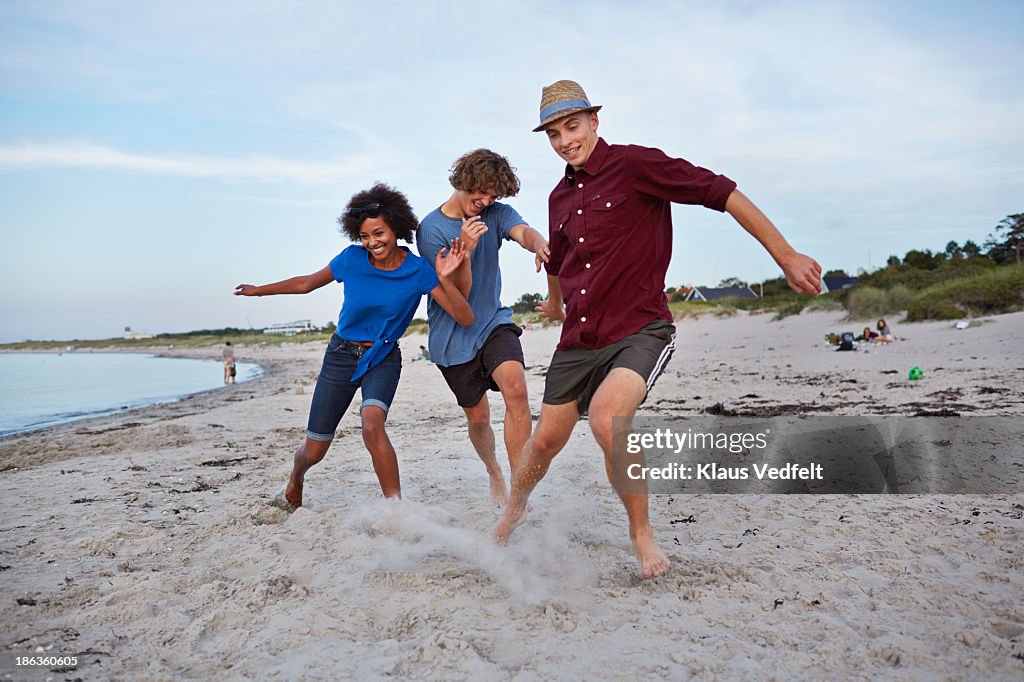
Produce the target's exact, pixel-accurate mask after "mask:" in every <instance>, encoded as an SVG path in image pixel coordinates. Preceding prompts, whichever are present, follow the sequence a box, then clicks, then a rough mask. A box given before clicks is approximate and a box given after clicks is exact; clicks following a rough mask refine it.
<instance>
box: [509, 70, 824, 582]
mask: <svg viewBox="0 0 1024 682" xmlns="http://www.w3.org/2000/svg"><path fill="white" fill-rule="evenodd" d="M651 105H654V106H656V104H655V103H645V106H651ZM600 108H601V107H600V106H594V105H592V104H591V103H590V102H589V100H588V99H587V95H586V93H585V92H584V91H583V88H582V87H580V85H579V84H578V83H575V82H573V81H568V80H563V81H558V82H556V83H553V84H552V85H549V86H547V87H545V88H544V89H543V91H542V94H541V106H540V125H539V126H537V127H536V128H534V131H535V132H543V133H544V134H545V135H546V136H547V138H548V142H549V144H550V145H551V148H552V149H553V150H554V152H555V154H557V155H558V157H559V158H560V159H562V161H564V162H565V166H563V171H562V173H561V174H560V175H559V177H558V180H557V182H556V184H555V187H554V189H553V190H552V191H551V195H550V197H549V198H548V217H549V228H548V229H549V239H550V250H551V257H550V259H549V261H548V263H547V271H548V290H549V296H548V299H547V300H545V301H543V302H542V303H541V305H540V306H539V307H538V310H540V312H541V313H542V314H543V315H545V316H546V317H547V318H548V319H549V320H564V324H563V325H562V334H561V339H560V340H559V343H558V347H557V349H556V350H555V353H554V355H553V356H552V358H551V364H550V366H549V367H548V371H547V374H546V377H545V384H544V401H543V404H542V405H541V413H540V420H539V421H538V422H537V426H536V428H535V429H534V431H533V435H532V436H531V438H530V440H529V442H528V443H527V444H526V447H525V448H524V449H523V453H522V455H521V456H520V458H519V465H518V466H517V467H516V470H515V473H514V474H513V476H512V491H511V495H510V496H509V501H508V504H507V505H506V507H505V513H504V516H503V517H502V519H501V521H500V522H499V523H498V525H497V527H496V528H495V529H494V538H495V540H497V541H498V542H500V543H505V542H506V541H507V540H508V538H509V535H511V533H512V532H513V531H514V530H515V529H516V527H517V526H519V525H520V524H522V523H523V522H524V521H525V520H526V514H527V508H528V507H527V500H528V498H529V496H530V493H531V492H532V491H533V489H534V487H536V485H537V484H538V483H539V482H540V480H541V479H542V478H543V477H544V475H545V474H546V473H547V471H548V468H549V467H550V465H551V462H552V460H553V459H554V458H555V456H556V455H557V454H558V453H559V452H560V451H561V450H562V448H563V447H565V445H566V443H568V441H569V438H570V437H571V435H572V432H573V429H574V428H575V426H576V423H577V422H578V421H579V419H580V417H581V416H582V415H584V414H587V413H588V412H589V415H590V430H591V432H592V433H593V434H594V437H595V438H596V439H597V442H598V444H599V445H600V447H601V449H602V450H603V452H604V458H605V470H606V471H607V473H608V477H609V479H610V480H612V482H613V483H615V481H616V480H617V479H619V477H620V476H621V473H617V471H618V470H621V469H622V462H623V461H624V460H625V458H626V452H625V450H626V448H625V442H624V439H622V440H621V442H620V440H618V439H616V440H615V441H614V443H613V419H615V418H616V417H618V418H620V419H622V420H623V421H624V422H625V423H624V424H623V422H619V424H618V425H619V427H620V428H621V427H623V426H626V427H627V428H628V427H629V424H631V422H630V421H629V420H631V419H632V417H633V415H634V414H635V412H636V410H637V408H638V407H639V406H640V404H641V403H642V402H643V401H644V399H645V398H646V397H647V393H648V391H650V390H651V388H652V387H653V386H654V382H655V380H657V378H658V376H659V375H660V374H661V372H662V370H663V369H664V368H665V364H666V363H667V362H668V360H669V358H670V357H671V355H672V351H673V349H674V348H675V327H674V326H673V325H672V313H671V312H670V311H669V308H668V300H667V299H666V297H665V274H666V272H667V270H668V266H669V260H670V259H671V256H672V238H673V229H672V204H692V205H698V206H705V207H707V208H710V209H712V210H716V211H725V212H728V213H729V214H730V215H731V216H732V217H733V218H734V219H735V220H736V222H738V223H739V224H740V225H741V226H742V227H743V229H745V230H746V231H747V232H749V233H750V234H751V235H752V236H753V237H754V238H755V239H757V240H758V241H759V242H760V243H761V245H762V246H764V247H765V249H766V250H767V251H768V253H770V254H771V256H772V257H773V258H774V259H775V262H776V263H777V264H778V265H779V267H780V268H781V269H782V271H783V273H784V274H785V276H786V280H787V281H788V283H789V286H790V287H791V288H793V289H794V290H795V291H797V292H807V293H819V292H820V289H821V266H819V265H818V264H817V263H816V262H815V261H814V260H813V259H812V258H810V257H808V256H805V255H803V254H801V253H798V252H797V251H796V250H795V249H793V248H792V247H791V246H790V245H789V243H787V242H786V240H785V239H784V238H783V236H782V235H781V234H780V233H779V231H778V230H777V229H776V228H775V226H774V225H773V224H772V222H771V221H770V220H769V219H768V218H767V217H766V216H765V215H764V214H763V213H762V212H761V211H760V210H759V209H758V208H757V207H756V206H755V205H754V204H753V203H752V202H751V201H750V200H749V199H747V197H746V196H744V195H743V194H742V193H740V192H739V191H738V190H737V189H736V183H735V182H733V181H732V180H730V179H729V178H727V177H725V176H723V175H717V174H715V173H713V172H712V171H710V170H707V169H705V168H700V167H697V166H694V165H692V164H691V163H689V162H687V161H685V160H683V159H678V158H671V157H669V156H668V155H666V154H665V153H664V152H662V151H661V150H659V149H653V148H650V147H641V146H637V145H609V144H608V143H607V142H605V141H604V139H602V138H601V137H599V136H598V134H597V129H598V117H597V112H598V110H600ZM563 300H564V301H565V308H564V309H563V307H562V302H563ZM617 432H618V433H622V431H617ZM618 492H619V498H620V499H621V501H622V504H623V506H624V507H625V509H626V515H627V517H628V519H629V537H630V539H631V540H632V543H633V549H634V552H635V553H636V558H637V563H638V564H639V569H640V575H641V576H642V577H643V578H652V577H655V576H659V575H662V574H663V573H665V571H667V570H668V566H669V562H668V558H667V557H666V556H665V554H664V553H663V552H662V550H661V549H660V548H659V547H658V545H657V543H656V542H655V539H654V530H653V528H652V527H651V523H650V520H649V517H648V502H647V493H646V491H643V492H639V491H634V492H626V491H625V490H622V489H620V490H618Z"/></svg>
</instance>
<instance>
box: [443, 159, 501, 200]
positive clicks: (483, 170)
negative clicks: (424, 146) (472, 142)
mask: <svg viewBox="0 0 1024 682" xmlns="http://www.w3.org/2000/svg"><path fill="white" fill-rule="evenodd" d="M448 180H449V181H451V183H452V187H454V188H455V189H458V190H462V191H463V192H479V191H489V190H493V191H494V193H495V194H497V195H498V198H499V199H501V198H503V197H514V196H515V195H517V194H519V178H517V177H516V169H515V168H513V167H512V166H511V164H509V162H508V159H506V158H505V157H504V156H502V155H501V154H496V153H494V152H492V151H491V150H490V149H477V150H475V151H471V152H469V153H468V154H463V155H462V156H460V157H459V158H458V159H457V160H456V161H455V163H454V164H452V168H451V175H449V176H448Z"/></svg>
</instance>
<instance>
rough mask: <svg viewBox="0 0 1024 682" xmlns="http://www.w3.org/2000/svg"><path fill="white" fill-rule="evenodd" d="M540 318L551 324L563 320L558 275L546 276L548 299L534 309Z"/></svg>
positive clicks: (563, 312)
mask: <svg viewBox="0 0 1024 682" xmlns="http://www.w3.org/2000/svg"><path fill="white" fill-rule="evenodd" d="M534 310H536V311H537V312H538V313H540V316H541V317H546V318H548V319H549V320H550V321H552V322H561V321H562V320H564V319H565V309H564V308H563V307H562V287H561V285H560V284H559V283H558V275H548V297H547V298H546V299H544V300H543V301H541V302H540V305H538V306H537V307H536V308H534Z"/></svg>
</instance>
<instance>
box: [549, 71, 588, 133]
mask: <svg viewBox="0 0 1024 682" xmlns="http://www.w3.org/2000/svg"><path fill="white" fill-rule="evenodd" d="M600 110H601V107H600V106H594V105H592V104H591V103H590V100H589V99H587V93H585V92H583V88H581V87H580V84H579V83H577V82H576V81H556V82H554V83H552V84H551V85H548V86H547V87H545V88H544V89H543V90H542V91H541V94H540V125H539V126H537V127H536V128H534V129H533V132H535V133H539V132H540V131H542V130H544V126H546V125H547V124H549V123H551V122H552V121H555V120H558V119H560V118H563V117H565V116H568V115H569V114H575V113H577V112H580V111H594V112H597V111H600Z"/></svg>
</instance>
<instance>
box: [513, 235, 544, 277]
mask: <svg viewBox="0 0 1024 682" xmlns="http://www.w3.org/2000/svg"><path fill="white" fill-rule="evenodd" d="M509 235H510V236H511V237H512V239H513V240H514V241H515V242H516V243H517V244H519V246H521V247H523V248H524V249H526V250H527V251H529V252H530V253H532V254H533V255H534V258H533V260H534V263H535V264H536V265H537V272H540V266H541V263H547V262H548V260H549V259H550V258H551V250H550V249H549V248H548V240H547V239H544V235H542V234H541V233H540V232H538V231H537V230H535V229H533V228H532V227H530V226H529V225H516V226H515V227H513V228H512V229H511V230H509Z"/></svg>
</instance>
